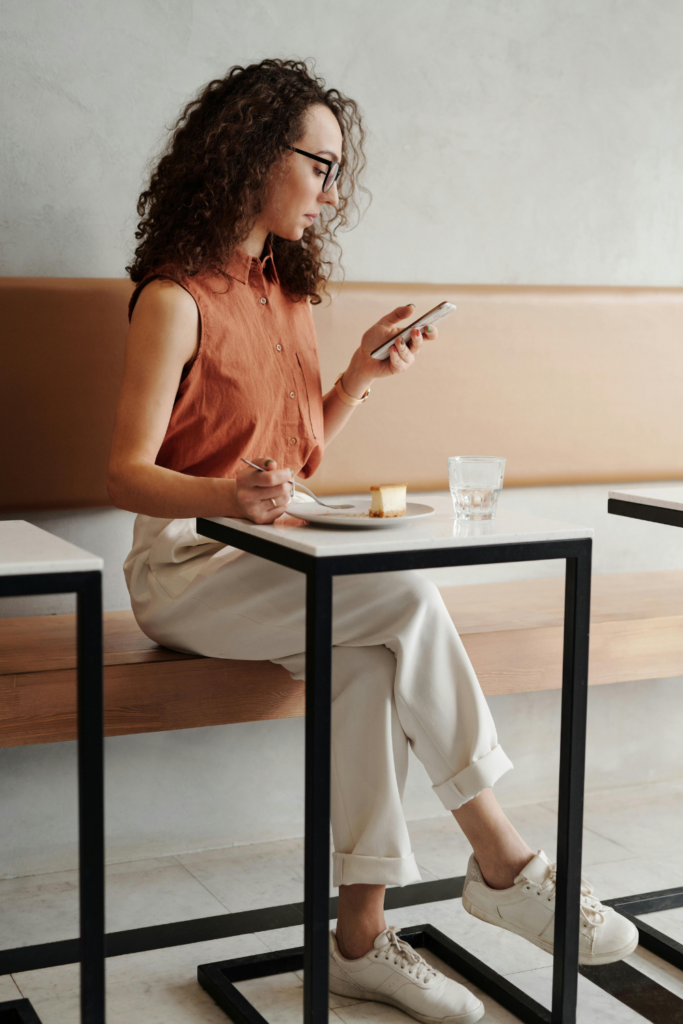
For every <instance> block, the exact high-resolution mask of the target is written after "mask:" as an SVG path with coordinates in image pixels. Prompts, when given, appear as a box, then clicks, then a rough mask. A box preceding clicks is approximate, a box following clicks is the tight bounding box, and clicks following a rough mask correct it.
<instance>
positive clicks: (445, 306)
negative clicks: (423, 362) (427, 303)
mask: <svg viewBox="0 0 683 1024" xmlns="http://www.w3.org/2000/svg"><path fill="white" fill-rule="evenodd" d="M454 309H455V306H454V304H453V303H452V302H440V303H439V305H438V306H434V309H430V310H429V312H428V313H425V315H424V316H421V317H420V319H419V320H413V322H412V324H408V326H407V327H404V328H403V330H402V331H399V333H398V334H395V335H394V336H393V338H389V340H388V341H385V342H384V344H383V345H380V347H379V348H376V349H375V351H374V352H372V353H371V355H372V358H373V359H388V358H389V349H390V348H391V346H392V345H395V344H396V342H397V341H398V339H399V338H403V340H404V341H405V342H406V344H407V343H408V340H409V338H410V332H411V331H414V330H415V328H416V327H420V328H422V327H428V326H429V324H435V323H436V321H437V320H443V318H444V317H445V316H449V314H450V313H452V312H453V311H454Z"/></svg>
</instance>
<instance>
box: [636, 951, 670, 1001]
mask: <svg viewBox="0 0 683 1024" xmlns="http://www.w3.org/2000/svg"><path fill="white" fill-rule="evenodd" d="M626 963H627V964H630V965H631V966H632V967H635V969H636V970H637V971H641V972H642V973H643V974H646V975H647V976H648V978H652V980H653V981H656V982H657V984H658V985H661V986H662V987H663V988H668V990H669V992H673V994H674V995H676V996H678V997H679V999H683V971H679V970H678V969H677V968H676V967H673V966H672V965H671V964H668V963H667V962H666V960H660V958H659V957H658V956H655V955H654V953H650V951H649V950H647V949H643V947H642V946H639V947H638V949H637V950H636V951H635V953H632V954H631V956H628V957H626Z"/></svg>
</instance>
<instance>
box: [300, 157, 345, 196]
mask: <svg viewBox="0 0 683 1024" xmlns="http://www.w3.org/2000/svg"><path fill="white" fill-rule="evenodd" d="M289 149H291V150H292V152H293V153H301V155H302V156H307V157H308V159H309V160H317V161H318V163H321V164H327V166H328V168H329V170H328V172H327V174H326V175H325V180H324V182H323V192H329V191H330V189H331V188H332V186H333V185H334V184H335V183H336V182H337V181H339V175H340V174H341V167H340V165H339V163H338V162H337V161H336V160H326V159H325V157H324V156H316V155H315V153H307V152H306V150H305V149H297V148H296V146H289ZM334 167H336V168H337V173H336V174H334V171H333V168H334ZM333 175H334V176H333ZM328 182H329V184H328Z"/></svg>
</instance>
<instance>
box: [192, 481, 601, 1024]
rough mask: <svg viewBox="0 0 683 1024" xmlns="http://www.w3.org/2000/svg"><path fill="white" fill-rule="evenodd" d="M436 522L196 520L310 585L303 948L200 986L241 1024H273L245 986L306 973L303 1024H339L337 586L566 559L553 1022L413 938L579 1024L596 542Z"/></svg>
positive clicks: (212, 968)
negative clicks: (334, 998) (333, 770)
mask: <svg viewBox="0 0 683 1024" xmlns="http://www.w3.org/2000/svg"><path fill="white" fill-rule="evenodd" d="M428 500H429V501H430V503H432V504H435V505H436V506H437V509H436V515H434V516H432V517H430V518H429V519H425V520H422V521H421V522H419V523H414V524H407V523H406V524H401V525H400V526H397V527H395V528H390V529H381V530H380V529H364V530H360V529H348V530H344V529H329V528H328V529H325V528H320V527H314V526H312V525H310V524H302V523H301V521H300V520H297V519H294V518H291V517H289V516H284V517H282V518H281V519H280V520H279V521H278V522H277V523H276V524H274V525H272V526H257V525H256V524H254V523H251V522H248V521H247V520H239V519H226V518H218V517H216V518H211V519H197V531H198V532H199V533H200V534H202V535H203V536H206V537H211V538H212V539H214V540H218V541H222V542H223V543H225V544H230V545H233V546H234V547H237V548H240V549H242V550H243V551H248V552H250V553H251V554H254V555H258V556H259V557H261V558H266V559H269V560H271V561H273V562H276V563H278V564H280V565H285V566H288V567H289V568H292V569H295V570H296V571H298V572H301V573H304V574H305V575H306V767H305V840H304V899H305V904H304V946H303V949H288V950H282V951H280V952H276V953H266V954H263V955H261V956H255V957H242V958H239V959H236V960H229V961H223V962H221V963H215V964H205V965H202V966H200V967H199V968H198V978H199V982H200V984H201V985H202V986H203V987H204V988H205V989H206V990H207V991H208V992H209V994H210V995H211V996H212V997H213V999H214V1000H215V1001H216V1002H217V1003H218V1005H219V1006H221V1007H222V1008H223V1009H224V1010H225V1011H226V1013H227V1014H228V1015H229V1016H230V1017H231V1018H232V1020H234V1021H236V1022H240V1024H266V1022H265V1021H264V1018H263V1017H262V1016H261V1014H260V1013H259V1012H258V1011H257V1010H256V1009H255V1008H254V1007H253V1006H252V1004H251V1003H250V1002H249V1001H248V1000H247V999H246V998H245V997H244V996H243V995H242V994H241V993H240V992H239V990H238V989H237V988H236V987H235V984H234V983H235V982H236V981H241V980H245V979H247V978H254V977H263V976H266V975H271V974H278V973H283V972H288V971H295V970H301V968H302V967H303V970H304V1018H303V1019H304V1024H323V1022H326V1021H327V1020H328V981H329V978H328V956H329V952H328V950H329V938H328V929H329V852H330V851H329V844H330V840H329V819H330V722H331V699H330V694H331V686H330V683H331V644H332V585H333V579H334V577H335V576H340V575H347V574H351V573H374V572H391V571H396V570H402V569H427V568H436V567H438V566H456V565H479V564H489V563H494V562H524V561H535V560H539V559H563V560H565V562H566V586H565V612H564V655H563V664H562V721H561V730H560V779H559V813H558V836H557V865H558V871H557V900H556V918H555V920H556V932H555V934H556V942H555V957H554V969H553V996H552V1011H551V1012H549V1011H548V1010H547V1009H546V1008H545V1007H544V1006H542V1005H541V1004H540V1003H538V1002H537V1001H536V1000H534V999H531V998H530V997H529V996H528V995H526V993H524V992H523V991H522V990H521V989H519V988H518V987H517V986H516V985H513V984H511V982H509V981H508V980H507V979H506V978H504V977H503V976H501V975H500V974H498V973H497V972H496V971H493V970H492V969H491V968H490V967H488V965H486V964H485V963H483V962H482V961H480V960H478V959H477V958H475V957H473V956H472V955H471V954H470V953H468V952H467V950H465V949H464V948H462V947H461V946H459V945H457V944H456V943H455V942H453V941H452V940H451V939H450V938H448V936H446V935H444V934H442V933H441V932H439V931H438V930H437V929H435V928H433V927H432V926H431V925H424V926H422V927H421V928H411V929H407V930H406V931H405V932H404V933H402V938H404V939H405V940H406V941H408V942H410V943H411V944H412V945H414V946H426V947H427V948H428V949H430V950H431V951H432V952H433V953H435V954H436V955H437V956H438V957H440V959H442V960H443V961H444V962H445V963H447V964H449V965H450V966H451V967H453V968H454V969H455V970H457V971H458V972H459V973H460V974H462V975H463V976H464V977H466V978H468V979H469V980H470V981H472V982H473V983H474V984H476V985H477V986H479V988H481V989H482V990H483V991H484V992H486V993H488V994H489V995H491V996H492V997H493V998H494V999H496V1000H497V1001H498V1002H499V1003H501V1004H502V1005H503V1006H505V1007H506V1008H507V1009H508V1010H510V1011H511V1012H512V1013H514V1014H515V1015H516V1016H517V1017H518V1018H519V1019H520V1020H523V1021H525V1022H527V1024H575V1021H576V996H577V976H578V948H579V912H578V907H579V895H580V883H581V844H582V824H583V782H584V759H585V741H586V703H587V690H588V637H589V623H590V581H591V549H592V539H591V538H592V530H590V529H587V528H583V527H577V526H572V525H569V524H564V523H556V522H551V521H549V520H544V519H539V518H537V517H535V516H525V515H515V514H512V513H505V512H499V514H498V516H497V518H496V519H495V520H491V521H487V522H464V521H455V520H454V518H453V511H452V506H451V504H450V498H449V497H448V496H441V495H440V496H439V497H438V498H436V499H435V498H433V497H430V498H429V499H428Z"/></svg>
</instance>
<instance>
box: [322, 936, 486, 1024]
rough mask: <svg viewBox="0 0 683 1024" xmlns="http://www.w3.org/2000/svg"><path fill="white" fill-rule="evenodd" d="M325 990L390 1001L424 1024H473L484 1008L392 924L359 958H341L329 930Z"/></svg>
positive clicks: (355, 996)
mask: <svg viewBox="0 0 683 1024" xmlns="http://www.w3.org/2000/svg"><path fill="white" fill-rule="evenodd" d="M330 992H334V993H336V995H338V996H349V998H351V999H354V998H355V999H373V1000H374V1001H375V1002H377V1003H389V1005H390V1006H397V1007H398V1009H399V1010H403V1012H404V1013H407V1014H409V1015H410V1016H411V1017H415V1019H416V1020H420V1021H422V1022H423V1024H474V1021H477V1020H481V1018H482V1017H483V1016H484V1012H485V1011H484V1004H483V1003H482V1002H481V1001H480V1000H479V999H477V997H476V996H474V995H472V993H471V992H468V991H467V989H466V988H465V987H464V985H459V984H458V983H457V981H453V980H452V979H451V978H446V977H445V976H444V975H443V974H441V973H440V972H439V971H437V970H435V969H434V968H433V967H431V966H430V965H429V964H428V963H427V961H426V960H424V959H423V958H422V957H421V956H420V954H419V953H417V952H416V951H415V950H414V949H413V947H412V946H409V945H408V943H407V942H403V940H402V939H399V938H398V936H397V934H396V932H395V930H394V929H393V928H391V927H390V928H387V929H386V931H384V932H380V934H379V935H378V936H377V938H376V939H375V945H374V947H373V949H371V950H370V952H369V953H366V954H365V956H362V957H360V958H359V959H358V960H347V959H346V958H345V957H343V956H342V955H341V953H340V952H339V945H338V944H337V936H336V933H335V932H330Z"/></svg>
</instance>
